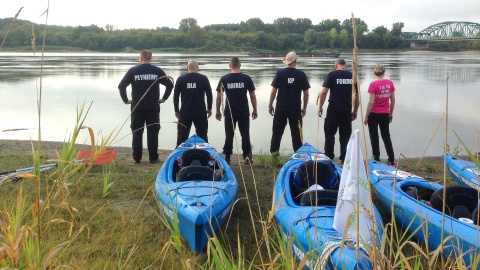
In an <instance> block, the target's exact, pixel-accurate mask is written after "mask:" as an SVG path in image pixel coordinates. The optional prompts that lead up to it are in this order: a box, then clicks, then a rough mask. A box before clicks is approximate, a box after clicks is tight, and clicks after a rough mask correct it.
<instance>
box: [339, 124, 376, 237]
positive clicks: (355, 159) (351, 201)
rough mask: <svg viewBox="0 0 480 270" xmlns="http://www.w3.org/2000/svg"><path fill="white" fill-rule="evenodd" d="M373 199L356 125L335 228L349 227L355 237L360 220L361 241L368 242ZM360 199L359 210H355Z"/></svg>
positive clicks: (349, 231)
mask: <svg viewBox="0 0 480 270" xmlns="http://www.w3.org/2000/svg"><path fill="white" fill-rule="evenodd" d="M371 200H372V199H371V196H370V188H369V184H368V178H367V173H366V170H365V162H364V160H363V155H362V150H361V149H360V143H359V130H358V129H357V130H355V131H354V132H353V133H352V136H350V140H349V141H348V146H347V154H346V156H345V162H344V164H343V170H342V177H341V180H340V187H339V190H338V201H337V206H336V209H335V216H334V218H333V228H335V230H337V231H338V232H341V233H343V232H344V231H345V228H346V227H347V234H348V236H349V237H351V238H353V239H356V237H357V222H358V223H359V225H358V228H359V229H358V233H359V236H360V243H367V242H369V241H370V240H371V239H372V232H371V230H372V223H373V222H372V221H371V217H373V209H372V203H371ZM357 203H358V209H359V212H357V211H356V210H357ZM350 215H351V216H350ZM349 216H350V219H349ZM369 216H370V217H369ZM357 220H358V221H357Z"/></svg>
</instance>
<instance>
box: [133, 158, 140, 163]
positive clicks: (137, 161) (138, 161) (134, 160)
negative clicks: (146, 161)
mask: <svg viewBox="0 0 480 270" xmlns="http://www.w3.org/2000/svg"><path fill="white" fill-rule="evenodd" d="M132 161H133V163H135V164H140V160H137V159H132Z"/></svg>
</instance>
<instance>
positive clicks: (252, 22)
mask: <svg viewBox="0 0 480 270" xmlns="http://www.w3.org/2000/svg"><path fill="white" fill-rule="evenodd" d="M241 24H242V23H241ZM264 30H265V23H264V22H263V21H262V20H261V19H260V18H251V19H248V20H247V21H246V22H245V32H258V31H264Z"/></svg>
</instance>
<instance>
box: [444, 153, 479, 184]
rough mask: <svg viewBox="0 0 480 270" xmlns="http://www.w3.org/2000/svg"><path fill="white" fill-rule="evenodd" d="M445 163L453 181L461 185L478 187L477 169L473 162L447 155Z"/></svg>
mask: <svg viewBox="0 0 480 270" xmlns="http://www.w3.org/2000/svg"><path fill="white" fill-rule="evenodd" d="M443 157H444V156H442V158H443ZM446 164H447V170H448V172H449V173H450V175H451V176H452V178H453V180H455V182H457V183H458V184H459V185H461V186H467V187H472V188H477V189H478V177H479V171H478V167H477V165H475V163H473V162H471V161H468V160H465V159H460V158H456V157H453V156H447V158H446Z"/></svg>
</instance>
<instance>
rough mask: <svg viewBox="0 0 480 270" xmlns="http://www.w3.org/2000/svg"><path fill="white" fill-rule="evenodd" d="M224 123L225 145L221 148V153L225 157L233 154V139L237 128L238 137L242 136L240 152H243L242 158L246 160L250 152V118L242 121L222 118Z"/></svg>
mask: <svg viewBox="0 0 480 270" xmlns="http://www.w3.org/2000/svg"><path fill="white" fill-rule="evenodd" d="M224 121H225V144H224V146H223V153H224V154H225V155H231V154H232V153H233V137H234V135H235V129H236V128H237V124H238V129H239V131H240V135H241V136H242V151H243V158H246V157H248V156H249V155H250V152H251V151H252V148H251V145H250V118H248V117H247V118H244V119H238V120H237V119H233V120H232V119H231V118H226V117H225V118H224Z"/></svg>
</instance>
